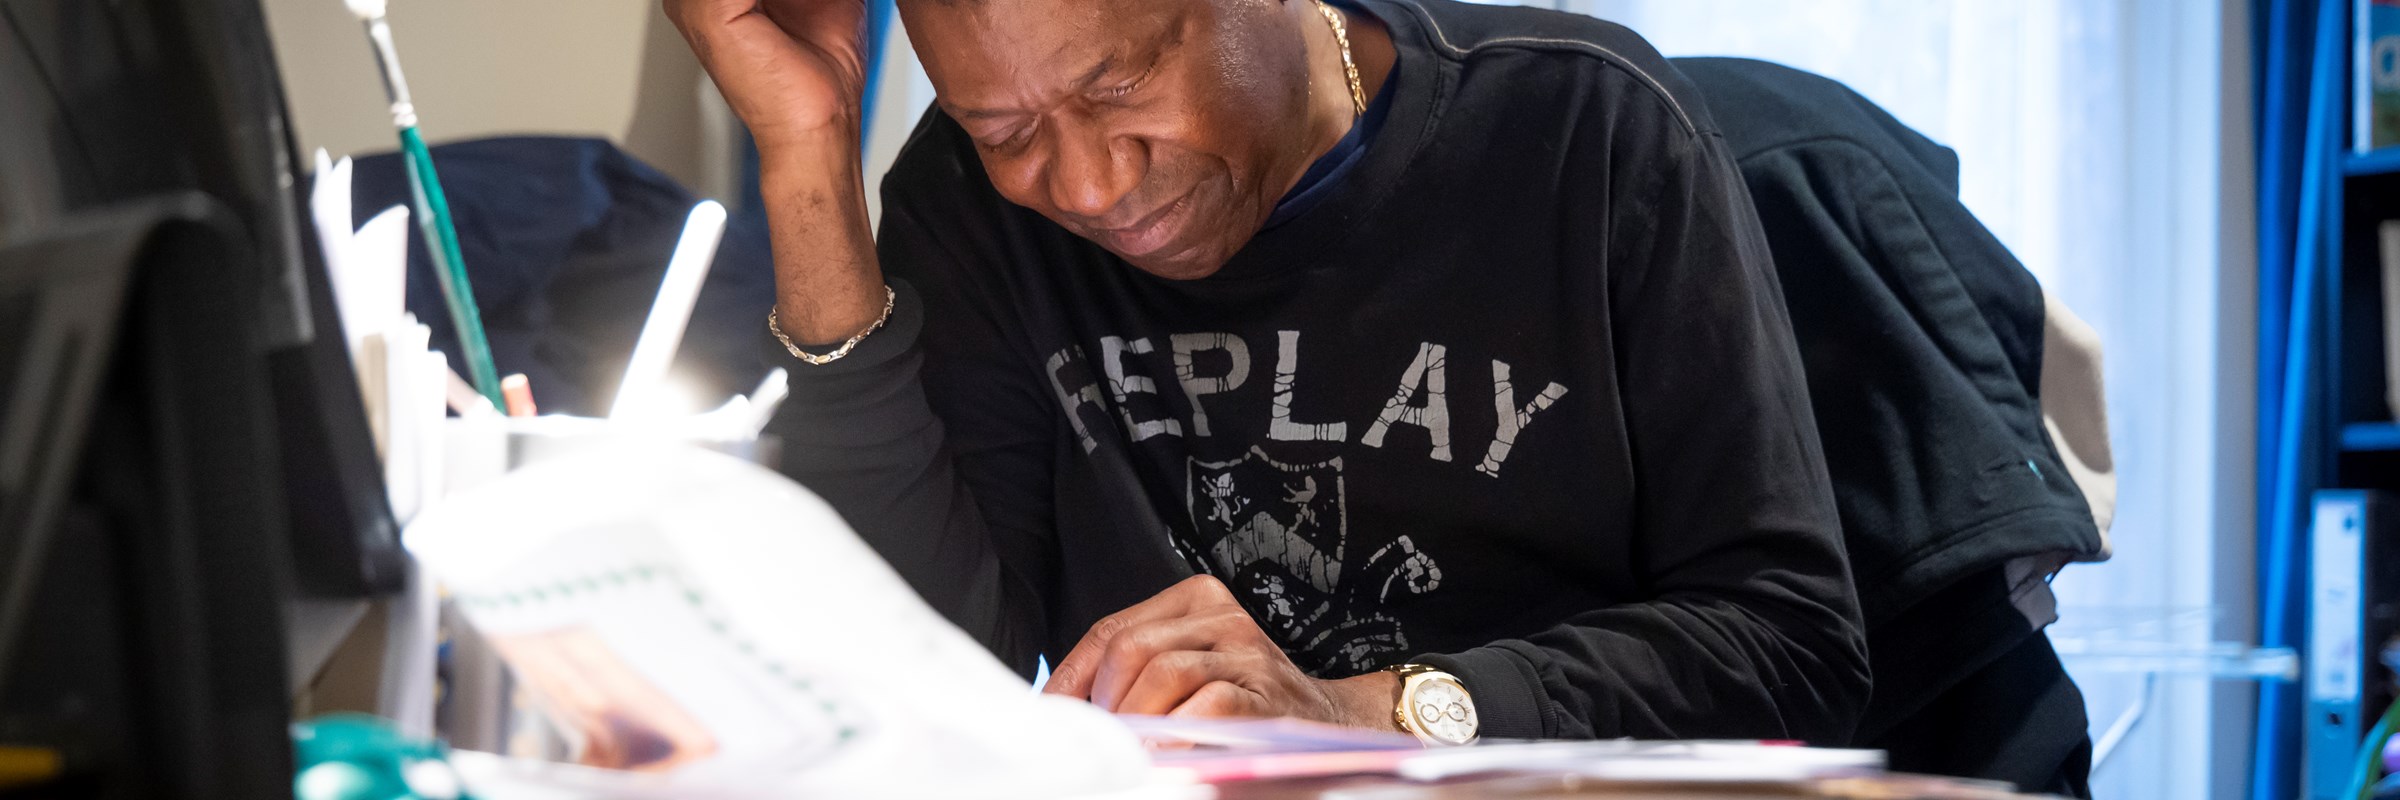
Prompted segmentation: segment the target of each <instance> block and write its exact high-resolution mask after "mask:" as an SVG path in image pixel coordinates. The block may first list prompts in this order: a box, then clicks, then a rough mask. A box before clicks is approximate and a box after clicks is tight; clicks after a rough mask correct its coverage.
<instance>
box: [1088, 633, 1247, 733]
mask: <svg viewBox="0 0 2400 800" xmlns="http://www.w3.org/2000/svg"><path fill="white" fill-rule="evenodd" d="M1256 629H1257V623H1254V622H1251V621H1250V615H1248V614H1245V613H1243V612H1242V611H1241V610H1240V609H1223V608H1212V609H1206V610H1202V611H1200V612H1198V613H1195V614H1188V615H1185V616H1180V617H1173V618H1169V619H1162V620H1153V621H1150V622H1145V623H1142V624H1139V625H1135V626H1132V627H1129V628H1126V629H1124V630H1122V631H1120V632H1118V633H1117V635H1116V636H1114V637H1111V638H1110V639H1109V641H1108V644H1107V645H1106V646H1103V647H1102V648H1101V656H1100V660H1099V661H1098V662H1097V664H1096V666H1095V667H1094V668H1093V669H1092V678H1091V688H1090V694H1089V697H1091V699H1092V703H1093V704H1095V705H1098V706H1100V707H1101V708H1104V709H1107V710H1110V711H1117V712H1122V713H1128V714H1164V713H1166V711H1167V708H1172V707H1173V704H1172V703H1170V704H1168V706H1166V707H1164V708H1159V709H1157V710H1155V711H1135V710H1132V709H1128V708H1124V707H1123V703H1122V700H1123V698H1124V697H1125V696H1126V692H1127V691H1128V690H1130V689H1131V688H1132V687H1133V684H1134V682H1135V681H1137V680H1140V679H1141V678H1142V677H1143V674H1144V672H1146V671H1147V670H1148V669H1150V664H1151V662H1152V661H1153V660H1154V659H1158V658H1164V657H1166V656H1169V655H1174V654H1176V653H1179V652H1208V651H1227V650H1234V651H1239V650H1240V649H1241V647H1242V646H1243V645H1247V644H1252V643H1254V642H1255V641H1256V640H1257V639H1258V637H1257V636H1255V635H1253V633H1252V632H1253V631H1255V630H1256ZM1219 677H1223V676H1219ZM1201 683H1207V681H1199V682H1197V683H1193V684H1192V685H1191V686H1189V687H1186V688H1187V689H1197V688H1199V687H1200V684H1201ZM1174 699H1175V700H1177V701H1181V700H1182V699H1183V698H1182V697H1180V696H1178V697H1176V698H1174Z"/></svg>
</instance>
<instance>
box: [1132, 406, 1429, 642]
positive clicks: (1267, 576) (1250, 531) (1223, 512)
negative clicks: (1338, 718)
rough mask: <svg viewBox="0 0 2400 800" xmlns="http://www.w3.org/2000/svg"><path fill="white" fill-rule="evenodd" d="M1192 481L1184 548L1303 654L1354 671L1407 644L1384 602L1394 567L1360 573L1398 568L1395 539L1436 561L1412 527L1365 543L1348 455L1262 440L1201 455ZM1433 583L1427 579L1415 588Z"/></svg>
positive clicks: (1410, 552) (1411, 553)
mask: <svg viewBox="0 0 2400 800" xmlns="http://www.w3.org/2000/svg"><path fill="white" fill-rule="evenodd" d="M1184 488H1185V497H1184V500H1185V504H1186V507H1187V508H1188V509H1189V511H1190V514H1191V523H1192V524H1191V528H1190V529H1189V531H1188V532H1186V531H1180V530H1179V531H1177V532H1176V534H1175V535H1176V538H1177V540H1178V541H1177V542H1176V543H1175V544H1176V546H1177V549H1179V550H1181V551H1182V552H1183V554H1184V557H1185V558H1186V559H1189V560H1190V561H1191V563H1192V568H1193V569H1195V570H1198V571H1201V572H1205V573H1208V574H1210V575H1214V576H1216V577H1217V579H1218V580H1221V581H1224V582H1225V585H1226V586H1227V587H1228V588H1230V589H1232V590H1233V593H1234V595H1235V596H1236V597H1238V598H1240V599H1241V601H1242V604H1243V606H1244V607H1245V608H1247V609H1248V610H1249V611H1250V616H1251V617H1252V618H1254V619H1256V620H1258V623H1259V627H1261V628H1264V629H1265V630H1266V631H1267V632H1268V633H1269V634H1270V635H1273V636H1274V637H1275V638H1276V640H1277V641H1278V642H1279V643H1280V644H1282V645H1283V649H1284V651H1285V652H1286V653H1288V654H1290V655H1291V656H1292V660H1293V662H1294V663H1296V664H1299V665H1300V666H1302V667H1304V668H1309V669H1312V670H1314V671H1317V672H1319V673H1329V672H1342V671H1352V672H1355V671H1361V670H1367V669H1373V668H1375V667H1376V666H1379V665H1380V662H1381V661H1382V660H1383V659H1382V656H1384V655H1385V654H1387V653H1392V652H1396V651H1400V650H1404V649H1406V648H1407V646H1408V640H1407V637H1406V636H1405V635H1404V634H1403V633H1402V631H1401V627H1400V624H1399V622H1398V621H1396V620H1393V619H1392V618H1390V617H1389V616H1388V615H1385V614H1384V613H1382V611H1381V609H1380V608H1379V606H1380V602H1379V601H1380V600H1381V599H1382V595H1384V594H1386V593H1388V592H1389V591H1390V585H1391V576H1388V575H1384V576H1361V575H1359V574H1357V573H1358V572H1359V571H1360V570H1361V569H1362V568H1365V569H1370V570H1373V571H1375V572H1378V573H1383V572H1391V571H1392V568H1393V567H1394V566H1396V565H1397V564H1399V563H1400V562H1401V561H1403V560H1406V558H1403V559H1389V558H1387V556H1388V555H1389V552H1390V551H1392V550H1393V549H1394V547H1395V545H1397V546H1398V547H1400V548H1401V549H1404V550H1406V551H1407V556H1408V557H1413V558H1414V559H1415V560H1416V562H1418V563H1419V564H1420V566H1421V567H1422V566H1430V564H1431V561H1430V559H1427V558H1425V557H1424V556H1423V555H1421V554H1418V553H1416V552H1415V548H1414V546H1413V545H1410V544H1408V543H1407V542H1406V541H1405V538H1406V537H1402V540H1401V541H1399V542H1396V543H1381V546H1378V547H1375V548H1374V552H1372V553H1362V552H1359V549H1360V547H1359V546H1357V545H1355V544H1354V543H1352V542H1351V541H1350V530H1349V517H1348V499H1347V497H1346V496H1345V494H1344V486H1343V480H1342V460H1341V459H1339V458H1335V459H1331V460H1327V461H1321V462H1317V463H1314V464H1287V463H1284V462H1281V461H1277V460H1275V459H1274V458H1271V457H1269V456H1268V455H1267V454H1266V453H1265V452H1263V451H1261V450H1260V449H1259V448H1256V447H1253V448H1251V449H1250V451H1249V452H1247V453H1244V454H1243V456H1242V457H1241V458H1240V459H1237V460H1233V461H1200V460H1198V459H1194V460H1192V462H1191V470H1190V474H1189V477H1188V479H1187V480H1186V482H1185V487H1184ZM1377 562H1388V563H1377ZM1420 572H1422V569H1420ZM1434 574H1435V580H1436V581H1438V571H1436V572H1435V573H1434ZM1362 577H1365V579H1364V580H1362V579H1361V578H1362ZM1430 588H1432V586H1431V585H1430V584H1428V583H1427V582H1425V581H1424V580H1421V579H1419V580H1416V581H1415V582H1414V583H1413V584H1411V585H1409V589H1408V590H1409V591H1412V592H1422V591H1425V590H1427V589H1430Z"/></svg>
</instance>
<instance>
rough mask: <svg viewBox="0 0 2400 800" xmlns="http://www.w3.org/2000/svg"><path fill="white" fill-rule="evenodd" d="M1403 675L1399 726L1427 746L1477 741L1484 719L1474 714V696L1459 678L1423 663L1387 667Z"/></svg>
mask: <svg viewBox="0 0 2400 800" xmlns="http://www.w3.org/2000/svg"><path fill="white" fill-rule="evenodd" d="M1384 671H1385V672H1389V673H1392V674H1394V675H1398V676H1400V703H1399V705H1397V706H1396V707H1394V708H1393V709H1392V719H1393V721H1395V722H1398V723H1400V729H1401V730H1404V731H1408V732H1409V733H1413V734H1416V736H1417V741H1421V742H1424V743H1425V746H1427V747H1450V746H1454V745H1462V744H1474V743H1475V737H1476V734H1477V730H1478V729H1479V728H1481V727H1482V722H1481V721H1480V720H1478V719H1476V718H1475V698H1474V697H1473V696H1471V695H1469V694H1467V686H1466V684H1463V683H1459V682H1458V678H1457V677H1455V676H1452V675H1451V674H1450V673H1447V672H1443V671H1441V670H1438V669H1434V668H1432V667H1428V666H1425V665H1423V664H1400V665H1398V666H1392V667H1385V668H1384Z"/></svg>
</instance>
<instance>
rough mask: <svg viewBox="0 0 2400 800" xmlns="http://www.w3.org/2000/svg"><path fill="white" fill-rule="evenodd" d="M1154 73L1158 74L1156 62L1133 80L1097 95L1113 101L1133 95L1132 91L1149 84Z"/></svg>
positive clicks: (1102, 90)
mask: <svg viewBox="0 0 2400 800" xmlns="http://www.w3.org/2000/svg"><path fill="white" fill-rule="evenodd" d="M1156 72H1158V64H1157V63H1156V62H1152V63H1151V65H1150V66H1149V68H1147V69H1144V70H1142V74H1140V75H1136V76H1134V77H1133V80H1129V81H1126V82H1124V83H1120V84H1117V85H1115V86H1110V87H1108V88H1105V89H1101V90H1100V91H1099V92H1098V93H1097V94H1098V95H1099V96H1100V97H1102V98H1105V99H1109V100H1115V99H1117V98H1121V97H1124V96H1126V95H1129V94H1133V92H1134V90H1136V89H1140V88H1142V86H1143V85H1144V84H1147V83H1149V82H1150V76H1151V75H1152V74H1154V73H1156Z"/></svg>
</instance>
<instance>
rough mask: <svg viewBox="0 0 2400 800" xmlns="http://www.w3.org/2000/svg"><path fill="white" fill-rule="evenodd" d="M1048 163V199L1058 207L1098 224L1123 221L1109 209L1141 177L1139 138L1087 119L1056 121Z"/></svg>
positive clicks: (1132, 188)
mask: <svg viewBox="0 0 2400 800" xmlns="http://www.w3.org/2000/svg"><path fill="white" fill-rule="evenodd" d="M1059 127H1060V129H1059V130H1057V131H1056V133H1057V136H1056V139H1055V141H1056V142H1057V143H1058V144H1057V147H1058V151H1057V154H1056V155H1055V156H1054V157H1053V160H1052V162H1051V167H1050V203H1051V205H1053V206H1055V207H1057V208H1058V210H1059V211H1060V212H1062V213H1065V214H1068V215H1071V216H1074V217H1077V218H1080V219H1084V220H1089V221H1091V222H1093V223H1097V224H1100V225H1123V224H1125V223H1128V222H1131V220H1121V219H1110V218H1109V212H1111V211H1114V210H1115V209H1116V208H1117V206H1119V205H1121V204H1123V203H1124V202H1125V197H1126V196H1127V195H1130V194H1132V193H1133V190H1134V188H1135V187H1138V186H1140V185H1141V183H1142V172H1143V170H1144V169H1145V168H1146V166H1147V165H1146V164H1145V163H1144V162H1145V161H1146V159H1145V158H1144V157H1143V155H1142V153H1141V144H1140V143H1139V142H1137V141H1134V140H1133V139H1130V138H1120V137H1116V136H1112V135H1111V134H1110V133H1109V132H1108V131H1107V130H1104V129H1102V128H1101V126H1098V125H1094V124H1092V121H1091V120H1089V119H1083V120H1076V121H1073V122H1068V123H1067V124H1064V125H1061V126H1059Z"/></svg>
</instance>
